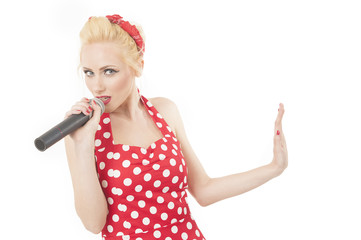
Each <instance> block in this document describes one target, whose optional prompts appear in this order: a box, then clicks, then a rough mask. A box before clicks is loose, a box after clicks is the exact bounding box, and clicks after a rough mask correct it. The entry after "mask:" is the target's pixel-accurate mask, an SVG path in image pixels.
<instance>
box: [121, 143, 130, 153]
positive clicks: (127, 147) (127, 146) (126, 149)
mask: <svg viewBox="0 0 361 240" xmlns="http://www.w3.org/2000/svg"><path fill="white" fill-rule="evenodd" d="M122 148H123V151H125V152H126V151H129V149H130V146H129V145H126V144H124V145H123V146H122Z"/></svg>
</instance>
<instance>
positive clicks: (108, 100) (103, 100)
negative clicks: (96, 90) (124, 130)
mask: <svg viewBox="0 0 361 240" xmlns="http://www.w3.org/2000/svg"><path fill="white" fill-rule="evenodd" d="M96 98H98V99H100V100H101V101H102V102H103V103H104V105H107V104H108V103H109V102H110V100H111V99H112V97H110V96H97V97H96Z"/></svg>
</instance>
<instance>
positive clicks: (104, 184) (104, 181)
mask: <svg viewBox="0 0 361 240" xmlns="http://www.w3.org/2000/svg"><path fill="white" fill-rule="evenodd" d="M102 186H103V188H106V187H108V182H107V180H103V181H102Z"/></svg>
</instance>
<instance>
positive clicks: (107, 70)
mask: <svg viewBox="0 0 361 240" xmlns="http://www.w3.org/2000/svg"><path fill="white" fill-rule="evenodd" d="M117 72H118V71H115V70H114V69H111V68H108V69H105V70H104V74H105V75H112V74H114V73H117Z"/></svg>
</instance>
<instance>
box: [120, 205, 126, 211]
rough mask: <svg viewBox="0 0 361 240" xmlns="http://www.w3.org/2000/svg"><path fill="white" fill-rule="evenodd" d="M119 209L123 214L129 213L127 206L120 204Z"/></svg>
mask: <svg viewBox="0 0 361 240" xmlns="http://www.w3.org/2000/svg"><path fill="white" fill-rule="evenodd" d="M118 209H119V211H121V212H125V211H127V206H126V205H124V204H119V205H118Z"/></svg>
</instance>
